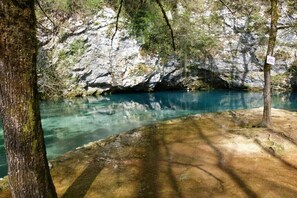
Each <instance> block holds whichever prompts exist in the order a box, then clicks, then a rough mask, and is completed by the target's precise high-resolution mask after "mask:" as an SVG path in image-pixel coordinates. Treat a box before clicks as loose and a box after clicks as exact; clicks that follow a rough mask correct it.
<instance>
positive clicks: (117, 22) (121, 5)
mask: <svg viewBox="0 0 297 198" xmlns="http://www.w3.org/2000/svg"><path fill="white" fill-rule="evenodd" d="M123 2H124V0H121V2H120V7H119V9H118V13H117V19H116V27H115V31H114V33H113V35H112V37H111V46H112V43H113V39H114V37H115V35H116V33H117V31H118V29H119V18H120V14H121V11H122V7H123Z"/></svg>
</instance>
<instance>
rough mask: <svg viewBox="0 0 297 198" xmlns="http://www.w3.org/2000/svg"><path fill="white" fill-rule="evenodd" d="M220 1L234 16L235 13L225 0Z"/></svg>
mask: <svg viewBox="0 0 297 198" xmlns="http://www.w3.org/2000/svg"><path fill="white" fill-rule="evenodd" d="M219 1H220V2H221V3H222V4H223V5H224V6H225V7H226V8H227V9H228V10H229V11H230V12H231V14H232V15H234V13H235V12H233V11H232V10H231V8H230V7H229V6H228V5H227V4H226V3H225V2H224V1H223V0H219Z"/></svg>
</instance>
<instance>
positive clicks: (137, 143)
mask: <svg viewBox="0 0 297 198" xmlns="http://www.w3.org/2000/svg"><path fill="white" fill-rule="evenodd" d="M261 113H262V110H261V109H253V110H244V111H228V112H223V113H214V114H205V115H196V116H191V117H188V118H184V119H176V120H171V121H166V122H163V123H160V124H157V125H152V126H148V127H143V128H140V129H136V130H133V131H131V132H128V133H123V134H120V135H118V136H115V137H110V138H108V139H106V140H101V141H97V142H93V143H90V144H89V145H86V146H84V147H81V148H79V149H77V150H75V151H72V152H69V153H67V154H65V155H64V156H61V157H59V158H57V159H56V160H54V161H52V162H51V164H52V165H53V168H52V176H53V179H54V183H55V186H56V190H57V192H58V194H59V196H60V197H71V198H75V197H90V198H93V197H104V198H106V197H129V198H130V197H170V198H171V197H191V198H192V197H199V198H200V197H207V198H208V197H228V198H229V197H269V198H272V197H295V196H296V194H297V180H296V175H297V156H296V155H297V113H296V112H289V111H284V110H277V109H273V111H272V113H273V118H272V120H273V123H274V126H273V128H271V129H263V128H259V127H257V125H258V123H259V121H260V120H261ZM4 195H5V194H4V191H3V192H2V196H4ZM0 196H1V194H0Z"/></svg>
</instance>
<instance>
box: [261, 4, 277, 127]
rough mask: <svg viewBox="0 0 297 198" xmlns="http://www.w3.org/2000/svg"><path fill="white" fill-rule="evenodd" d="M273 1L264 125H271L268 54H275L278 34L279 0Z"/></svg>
mask: <svg viewBox="0 0 297 198" xmlns="http://www.w3.org/2000/svg"><path fill="white" fill-rule="evenodd" d="M270 2H271V24H270V30H269V40H268V47H267V53H266V59H265V63H264V83H265V84H264V90H263V96H264V110H263V118H262V123H261V125H262V126H263V127H270V126H271V75H270V71H271V65H270V64H268V63H267V56H268V55H271V56H272V55H273V51H274V46H275V41H276V34H277V21H278V17H279V16H278V12H277V0H270Z"/></svg>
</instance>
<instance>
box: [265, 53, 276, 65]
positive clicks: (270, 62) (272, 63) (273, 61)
mask: <svg viewBox="0 0 297 198" xmlns="http://www.w3.org/2000/svg"><path fill="white" fill-rule="evenodd" d="M266 63H268V64H270V65H274V64H275V57H273V56H269V55H268V56H267V59H266Z"/></svg>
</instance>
